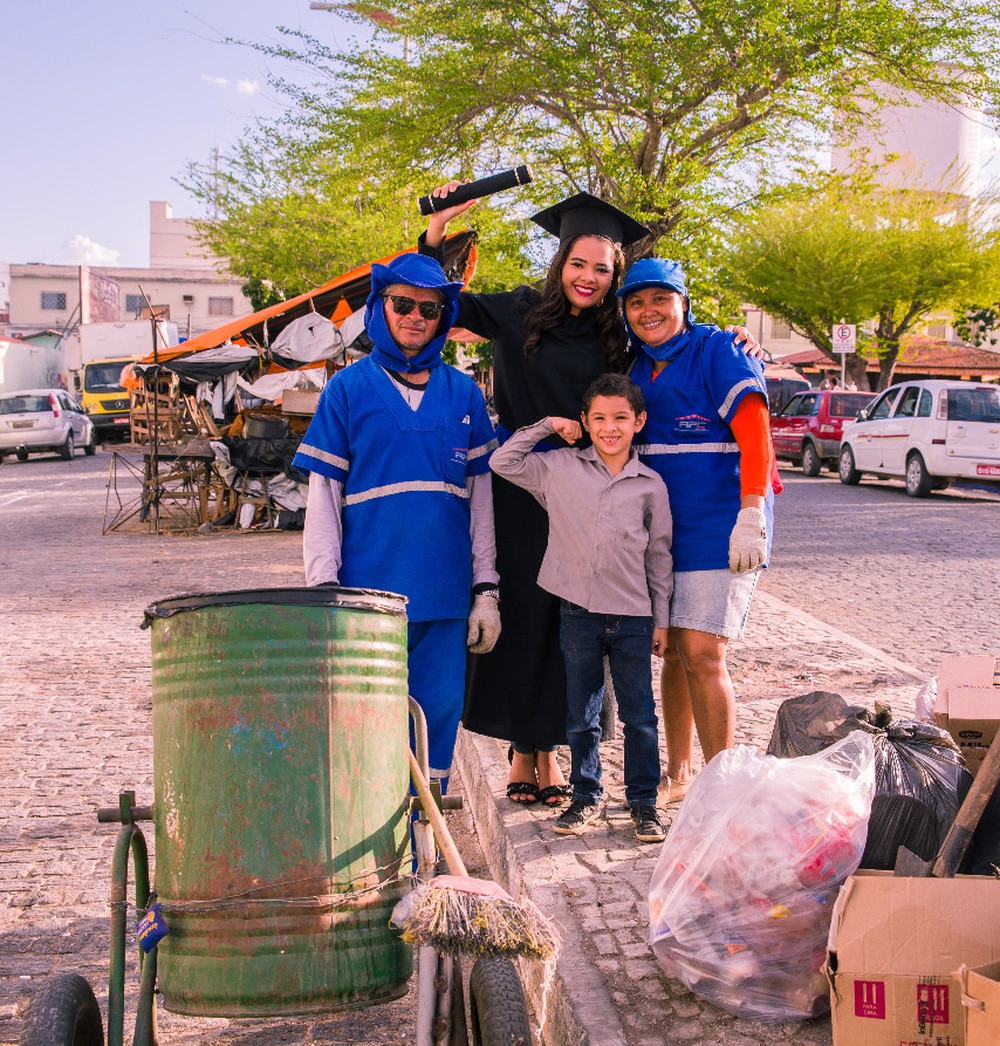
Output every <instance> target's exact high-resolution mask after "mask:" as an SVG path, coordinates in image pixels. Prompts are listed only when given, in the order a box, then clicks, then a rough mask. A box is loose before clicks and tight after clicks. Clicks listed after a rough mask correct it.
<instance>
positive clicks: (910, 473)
mask: <svg viewBox="0 0 1000 1046" xmlns="http://www.w3.org/2000/svg"><path fill="white" fill-rule="evenodd" d="M933 486H934V480H933V479H931V477H930V473H928V471H927V466H926V465H925V464H924V459H923V458H922V457H921V456H920V455H919V454H911V455H910V457H909V458H908V460H907V462H906V493H907V494H909V495H910V497H911V498H926V497H927V496H928V495H929V494H930V492H931V490H932V488H933Z"/></svg>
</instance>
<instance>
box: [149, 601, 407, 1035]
mask: <svg viewBox="0 0 1000 1046" xmlns="http://www.w3.org/2000/svg"><path fill="white" fill-rule="evenodd" d="M405 602H406V601H405V599H404V598H403V597H402V596H396V595H393V594H392V593H386V592H370V591H362V590H359V589H316V588H309V589H306V588H302V589H294V588H293V589H265V590H259V591H252V592H222V593H215V594H209V595H195V596H179V597H175V598H173V599H166V600H162V601H160V602H158V603H155V604H153V605H152V606H151V607H149V608H148V609H147V611H146V621H147V623H148V624H149V626H150V628H151V632H152V645H153V771H154V800H155V819H156V875H155V888H156V892H157V895H158V899H159V901H160V904H161V906H162V911H163V914H164V917H165V919H166V922H167V925H168V926H169V929H170V932H169V934H168V935H167V936H166V937H165V938H163V940H162V941H161V942H160V944H159V964H158V969H159V975H158V980H159V987H160V990H161V992H162V994H163V1000H164V1004H165V1005H166V1007H167V1008H168V1009H169V1010H173V1011H175V1012H177V1013H189V1014H199V1015H204V1016H235V1017H250V1016H265V1015H269V1014H292V1013H315V1012H328V1011H332V1010H338V1009H345V1008H348V1007H353V1006H364V1005H369V1004H372V1003H376V1002H381V1001H384V1000H386V999H391V998H395V997H397V996H399V995H402V994H403V993H404V992H405V990H406V982H407V980H408V979H409V976H410V972H411V952H410V949H409V947H408V946H406V945H405V944H403V943H402V941H401V940H400V939H399V936H398V934H397V933H396V932H395V931H393V930H391V929H390V928H389V926H388V921H389V916H390V913H391V912H392V908H393V905H394V904H395V903H396V901H398V900H399V898H400V897H401V896H402V894H403V892H404V890H405V883H404V882H403V881H401V879H400V877H401V876H404V877H405V875H406V874H407V873H408V871H409V868H410V859H409V845H410V843H409V818H408V811H409V772H408V768H407V757H406V751H407V745H408V719H407V682H406V679H407V675H406V616H405Z"/></svg>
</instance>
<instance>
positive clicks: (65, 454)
mask: <svg viewBox="0 0 1000 1046" xmlns="http://www.w3.org/2000/svg"><path fill="white" fill-rule="evenodd" d="M74 450H76V444H75V443H74V442H73V433H72V432H67V433H66V442H65V443H64V444H63V445H62V446H61V447H60V448H59V456H60V457H61V458H62V459H63V461H70V460H71V459H72V457H73V451H74Z"/></svg>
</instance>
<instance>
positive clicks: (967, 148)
mask: <svg viewBox="0 0 1000 1046" xmlns="http://www.w3.org/2000/svg"><path fill="white" fill-rule="evenodd" d="M881 94H882V98H883V101H884V103H885V104H884V105H883V106H882V107H881V108H876V106H875V104H874V103H873V102H865V103H864V105H863V108H864V111H865V117H864V121H863V125H862V127H861V128H860V129H854V130H853V131H850V132H849V130H848V127H847V125H846V123H845V122H844V121H840V122H839V123H837V124H836V125H835V127H834V132H833V148H832V153H831V161H830V166H831V169H832V170H834V171H838V172H840V173H842V174H848V173H850V172H851V171H853V170H854V169H855V168H857V167H858V166H859V165H861V164H865V165H869V166H871V165H877V166H878V176H877V177H878V179H879V180H880V181H881V182H882V183H883V184H885V185H889V186H895V187H906V188H910V189H913V188H920V189H923V190H925V191H927V192H942V193H947V194H949V195H953V196H959V197H963V196H964V197H966V198H972V197H974V196H976V194H977V186H978V182H979V178H980V174H981V168H982V154H983V139H984V128H985V124H986V118H985V115H984V114H983V112H982V109H981V108H979V107H978V106H977V105H976V104H975V102H974V100H973V99H971V98H966V99H965V100H964V101H963V102H961V103H958V104H955V105H946V104H945V103H943V102H937V101H928V100H927V99H925V98H922V97H920V96H919V95H918V94H916V93H915V92H912V91H910V92H903V91H900V90H899V89H897V88H892V87H889V86H884V87H883V88H882V89H881ZM744 314H745V315H746V322H747V326H748V327H749V328H750V330H751V331H752V332H753V333H754V335H755V336H756V337H757V340H758V341H760V342H761V343H762V344H763V345H764V346H765V348H766V349H767V350H768V352H770V353H771V355H772V356H773V357H775V358H778V357H782V356H787V355H790V354H791V353H793V352H801V351H803V350H805V349H809V348H812V347H813V346H812V344H811V343H810V342H808V341H807V340H806V339H805V338H801V337H799V336H798V335H797V334H793V333H792V332H791V331H790V330H789V327H788V324H787V323H785V322H784V321H783V320H780V319H776V318H774V317H771V316H769V315H767V314H762V312H761V310H760V309H758V308H757V307H756V306H753V305H746V306H744ZM950 320H951V317H950V316H949V315H948V314H947V313H945V312H942V313H941V314H940V315H937V316H932V317H930V318H929V319H928V321H927V322H926V323H925V324H924V326H923V327H922V329H921V333H924V334H927V335H928V336H930V337H936V338H947V339H949V340H952V341H954V340H957V339H956V335H955V332H954V330H953V329H952V327H951V323H950Z"/></svg>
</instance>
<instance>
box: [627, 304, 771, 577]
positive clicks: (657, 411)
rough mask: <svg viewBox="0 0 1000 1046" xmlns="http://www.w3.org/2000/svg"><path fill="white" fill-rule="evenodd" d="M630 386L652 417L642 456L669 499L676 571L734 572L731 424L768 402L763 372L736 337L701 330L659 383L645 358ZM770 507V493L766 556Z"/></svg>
mask: <svg viewBox="0 0 1000 1046" xmlns="http://www.w3.org/2000/svg"><path fill="white" fill-rule="evenodd" d="M631 378H632V380H633V381H634V382H635V384H636V385H638V386H639V388H640V389H641V390H642V394H643V396H644V397H645V398H646V411H647V420H646V424H645V427H644V428H643V429H642V431H641V432H640V433H639V435H638V436H637V438H636V450H638V452H639V456H640V457H641V459H642V460H643V461H644V462H645V463H646V464H647V465H649V466H650V467H651V468H654V469H656V471H657V472H658V473H659V474H660V475H661V476H662V477H663V481H664V482H665V483H666V485H667V491H668V493H669V494H670V510H671V512H672V513H673V517H674V536H673V546H672V550H673V555H674V570H676V571H687V570H722V569H726V570H728V569H729V536H730V534H731V533H732V529H733V524H734V523H735V522H736V515H737V513H738V512H739V510H740V454H739V447H738V446H737V444H736V438H735V437H734V436H733V432H732V429H730V427H729V421H730V419H731V418H732V416H733V414H734V413H735V412H736V408H737V407H738V406H739V404H740V402H741V401H742V399H743V397H744V396H746V395H747V394H749V393H752V392H759V393H760V394H761V395H763V396H766V395H767V388H766V386H765V384H764V368H763V365H762V364H761V363H760V362H759V361H757V360H752V359H750V358H749V357H748V356H747V355H746V353H744V352H743V350H742V349H741V348H739V346H737V345H734V343H733V336H732V335H731V334H727V333H725V332H723V331H720V330H719V328H718V327H715V326H712V325H710V324H705V323H696V324H694V326H692V327H690V328H689V329H688V330H686V331H685V332H684V334H683V335H678V338H677V350H676V351H675V352H671V354H670V357H669V363H668V364H667V366H666V367H665V368H664V369H663V370H662V371H660V373H659V374H658V375H657V377H656V380H655V381H654V380H653V361H652V360H651V359H650V357H649V356H647V355H646V354H645V353H643V352H641V351H640V353H639V356H638V359H637V360H636V361H635V363H634V365H633V366H632V371H631ZM772 503H773V494H772V493H771V492H768V496H767V500H766V503H765V507H764V514H765V516H766V519H767V535H768V554H770V544H771V532H772V529H773V528H772Z"/></svg>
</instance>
